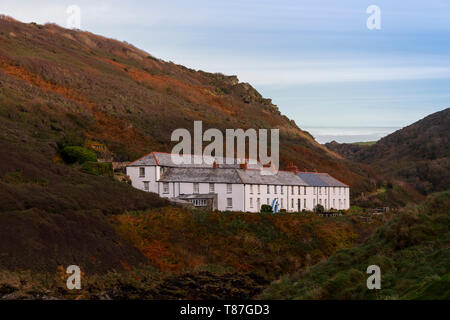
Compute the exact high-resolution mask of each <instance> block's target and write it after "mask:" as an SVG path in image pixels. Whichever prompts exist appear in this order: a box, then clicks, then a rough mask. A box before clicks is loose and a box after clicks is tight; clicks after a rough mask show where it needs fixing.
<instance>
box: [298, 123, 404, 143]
mask: <svg viewBox="0 0 450 320" xmlns="http://www.w3.org/2000/svg"><path fill="white" fill-rule="evenodd" d="M401 128H402V127H381V126H373V127H357V126H345V127H338V126H334V127H327V126H306V127H303V128H302V129H303V130H305V131H308V132H309V133H310V134H311V135H312V136H313V137H314V139H316V141H317V142H318V143H320V144H324V143H328V142H331V141H336V142H339V143H355V142H369V141H378V140H380V139H381V138H383V137H385V136H387V135H389V134H391V133H393V132H395V131H397V130H399V129H401Z"/></svg>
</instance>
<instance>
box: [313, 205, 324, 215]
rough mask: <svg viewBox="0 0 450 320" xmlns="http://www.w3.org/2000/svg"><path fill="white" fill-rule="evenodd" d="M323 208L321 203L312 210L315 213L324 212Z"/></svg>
mask: <svg viewBox="0 0 450 320" xmlns="http://www.w3.org/2000/svg"><path fill="white" fill-rule="evenodd" d="M324 211H325V208H324V207H323V205H321V204H318V205H317V206H316V207H315V208H314V212H315V213H324Z"/></svg>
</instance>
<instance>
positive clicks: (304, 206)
mask: <svg viewBox="0 0 450 320" xmlns="http://www.w3.org/2000/svg"><path fill="white" fill-rule="evenodd" d="M303 209H306V199H303Z"/></svg>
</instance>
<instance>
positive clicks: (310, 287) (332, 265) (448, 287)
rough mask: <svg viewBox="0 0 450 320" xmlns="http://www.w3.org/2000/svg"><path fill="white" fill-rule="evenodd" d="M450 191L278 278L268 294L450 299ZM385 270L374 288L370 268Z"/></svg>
mask: <svg viewBox="0 0 450 320" xmlns="http://www.w3.org/2000/svg"><path fill="white" fill-rule="evenodd" d="M449 207H450V193H449V192H448V191H447V192H443V193H438V194H433V195H432V196H430V198H429V199H428V200H427V202H425V203H424V204H423V205H421V206H418V207H409V208H406V209H405V210H403V212H402V213H401V214H400V215H398V216H396V217H395V218H394V219H392V220H391V221H390V222H389V223H388V224H386V225H384V226H382V227H380V228H379V229H378V230H377V231H376V232H375V233H374V235H373V236H371V237H370V238H368V239H367V240H366V241H365V242H364V243H363V244H360V245H358V246H356V247H354V248H351V249H344V250H340V251H338V252H337V253H336V254H334V255H332V256H331V257H330V258H328V259H327V260H325V261H323V262H320V263H318V264H317V265H315V266H313V267H311V268H303V269H301V270H299V271H298V272H296V273H295V274H293V275H292V276H288V277H284V278H282V279H281V280H280V281H276V282H274V283H273V284H272V285H271V286H270V287H269V288H268V289H266V290H265V291H264V292H263V294H262V295H261V296H260V298H263V299H445V300H448V299H450V273H449V269H448V268H449V266H450V250H449V246H448V244H449V241H450V238H449V232H448V226H449V223H450V221H449V216H448V208H449ZM373 264H375V265H378V266H379V267H380V269H381V289H380V290H368V289H367V287H366V279H367V277H368V275H367V274H366V269H367V267H368V266H369V265H373Z"/></svg>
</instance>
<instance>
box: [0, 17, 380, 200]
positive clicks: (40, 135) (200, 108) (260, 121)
mask: <svg viewBox="0 0 450 320" xmlns="http://www.w3.org/2000/svg"><path fill="white" fill-rule="evenodd" d="M194 120H203V123H204V130H206V129H207V128H210V127H214V128H218V129H220V130H224V129H226V128H243V129H247V128H256V129H258V128H279V129H280V135H281V141H280V142H281V152H280V154H281V164H282V165H283V166H284V165H287V163H288V162H290V161H293V162H294V164H296V165H297V166H298V167H299V168H302V169H307V170H309V171H313V170H318V171H326V172H329V173H330V174H332V175H334V176H336V177H337V178H338V179H340V180H342V181H344V182H346V183H347V184H350V185H351V186H352V187H353V189H352V191H355V192H360V191H364V190H368V189H371V188H373V185H374V181H373V176H374V175H373V173H371V172H370V171H369V170H368V169H367V168H364V167H363V166H359V165H356V164H353V163H351V162H350V161H347V160H343V159H341V158H340V157H339V156H337V155H336V154H334V153H332V152H329V151H328V150H327V149H326V148H324V147H323V146H321V145H319V144H318V143H316V142H315V141H314V139H313V138H312V137H311V135H310V134H308V133H307V132H304V131H302V130H300V129H299V128H298V127H297V126H296V124H295V123H294V122H293V121H291V120H289V119H288V118H286V117H285V116H283V115H281V114H280V112H279V111H278V108H277V107H276V106H275V105H273V104H272V102H271V100H270V99H264V98H263V97H262V96H261V95H260V94H259V93H258V92H257V91H256V90H255V89H254V88H252V87H251V86H250V85H249V84H247V83H240V82H239V81H238V79H237V77H235V76H224V75H222V74H211V73H206V72H202V71H194V70H191V69H187V68H185V67H183V66H179V65H175V64H174V63H171V62H164V61H162V60H159V59H157V58H155V57H153V56H151V55H150V54H148V53H146V52H144V51H142V50H139V49H137V48H135V47H133V46H132V45H130V44H128V43H125V42H119V41H116V40H111V39H106V38H103V37H101V36H97V35H94V34H91V33H88V32H81V31H74V30H67V29H64V28H61V27H59V26H56V25H51V24H48V25H37V24H33V23H32V24H23V23H20V22H17V21H14V20H13V19H11V18H3V19H0V123H1V126H2V127H4V128H8V130H6V133H4V134H6V135H7V137H8V138H10V139H13V138H14V134H13V133H11V130H13V131H14V130H20V131H23V132H25V133H26V135H27V139H28V140H27V142H28V143H31V142H32V140H30V139H31V138H34V139H39V140H40V141H46V142H48V143H52V142H55V141H57V140H58V139H61V138H62V137H63V136H65V135H67V134H75V135H78V136H81V137H82V138H83V139H85V140H93V141H96V142H99V143H102V144H104V145H105V146H106V147H107V148H108V150H109V151H111V152H112V153H113V155H114V157H115V159H117V160H133V159H135V158H137V157H138V156H140V155H143V154H144V153H146V152H148V151H151V150H160V151H170V149H171V146H172V145H173V144H172V143H171V142H170V135H171V132H172V131H173V130H174V129H176V128H187V129H191V128H192V127H193V121H194Z"/></svg>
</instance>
